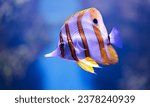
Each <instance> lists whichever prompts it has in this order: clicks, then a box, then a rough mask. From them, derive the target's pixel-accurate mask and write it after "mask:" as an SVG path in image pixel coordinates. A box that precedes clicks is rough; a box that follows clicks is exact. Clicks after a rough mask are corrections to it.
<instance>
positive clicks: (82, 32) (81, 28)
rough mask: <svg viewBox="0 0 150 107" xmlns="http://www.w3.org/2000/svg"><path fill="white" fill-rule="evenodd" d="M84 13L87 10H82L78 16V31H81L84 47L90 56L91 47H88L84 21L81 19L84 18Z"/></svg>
mask: <svg viewBox="0 0 150 107" xmlns="http://www.w3.org/2000/svg"><path fill="white" fill-rule="evenodd" d="M84 13H85V11H82V12H80V14H79V16H78V21H77V26H78V31H79V34H80V36H81V39H82V42H83V46H84V49H85V56H86V57H90V52H89V47H88V44H87V39H86V37H85V35H84V31H83V27H82V23H81V19H82V16H83V15H84Z"/></svg>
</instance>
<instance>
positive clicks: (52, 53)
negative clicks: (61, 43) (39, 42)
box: [44, 49, 59, 57]
mask: <svg viewBox="0 0 150 107" xmlns="http://www.w3.org/2000/svg"><path fill="white" fill-rule="evenodd" d="M44 56H45V57H56V56H59V52H58V50H57V49H56V50H54V51H53V52H51V53H48V54H45V55H44Z"/></svg>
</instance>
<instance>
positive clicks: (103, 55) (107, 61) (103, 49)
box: [93, 25, 109, 65]
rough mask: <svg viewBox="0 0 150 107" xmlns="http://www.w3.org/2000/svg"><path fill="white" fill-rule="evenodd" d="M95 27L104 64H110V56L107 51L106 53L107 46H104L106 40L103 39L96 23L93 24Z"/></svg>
mask: <svg viewBox="0 0 150 107" xmlns="http://www.w3.org/2000/svg"><path fill="white" fill-rule="evenodd" d="M93 28H94V31H95V34H96V37H97V40H98V43H99V47H100V53H101V56H102V64H106V65H107V64H109V58H108V56H107V53H106V50H105V47H104V41H103V38H102V35H101V32H100V30H99V29H98V28H97V27H96V26H94V25H93Z"/></svg>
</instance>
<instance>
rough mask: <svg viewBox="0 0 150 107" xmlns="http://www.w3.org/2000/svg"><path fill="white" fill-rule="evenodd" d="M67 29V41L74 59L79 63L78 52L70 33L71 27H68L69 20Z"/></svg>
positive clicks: (66, 25)
mask: <svg viewBox="0 0 150 107" xmlns="http://www.w3.org/2000/svg"><path fill="white" fill-rule="evenodd" d="M65 28H66V35H67V40H68V44H69V48H70V51H71V55H72V57H73V59H74V60H76V61H78V60H79V59H78V58H77V55H76V52H75V48H74V45H73V42H72V39H71V36H70V31H69V25H68V20H67V21H66V23H65Z"/></svg>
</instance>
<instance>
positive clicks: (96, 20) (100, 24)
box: [88, 8, 109, 44]
mask: <svg viewBox="0 0 150 107" xmlns="http://www.w3.org/2000/svg"><path fill="white" fill-rule="evenodd" d="M88 11H89V12H90V21H91V24H92V25H93V26H94V27H95V28H96V29H98V30H99V31H100V33H101V35H102V37H103V40H104V43H106V44H107V43H108V42H109V38H108V32H107V29H106V27H105V24H104V21H103V17H102V14H101V12H100V11H98V10H97V9H96V8H89V9H88Z"/></svg>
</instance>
